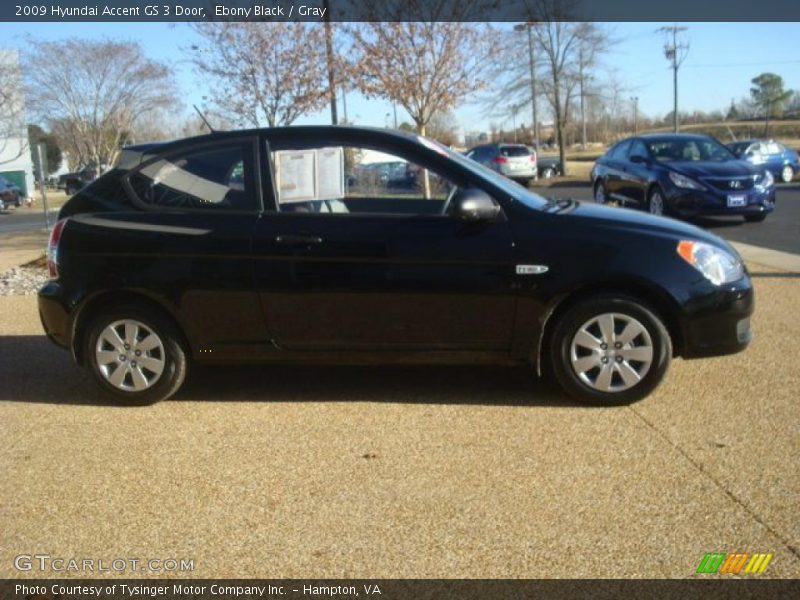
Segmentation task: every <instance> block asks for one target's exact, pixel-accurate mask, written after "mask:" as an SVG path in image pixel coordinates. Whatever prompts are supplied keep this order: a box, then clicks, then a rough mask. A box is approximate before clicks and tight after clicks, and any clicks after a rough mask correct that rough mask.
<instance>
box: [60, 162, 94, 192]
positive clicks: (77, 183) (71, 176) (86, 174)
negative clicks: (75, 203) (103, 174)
mask: <svg viewBox="0 0 800 600" xmlns="http://www.w3.org/2000/svg"><path fill="white" fill-rule="evenodd" d="M97 175H98V172H97V169H95V168H93V167H86V168H84V169H81V170H80V171H75V172H73V173H64V174H63V175H60V176H59V178H58V187H59V188H60V189H62V190H64V191H65V192H66V193H67V196H72V195H73V194H75V193H76V192H77V191H78V190H79V189H81V188H82V187H83V186H85V185H86V184H87V183H90V182H92V181H94V180H95V179H97Z"/></svg>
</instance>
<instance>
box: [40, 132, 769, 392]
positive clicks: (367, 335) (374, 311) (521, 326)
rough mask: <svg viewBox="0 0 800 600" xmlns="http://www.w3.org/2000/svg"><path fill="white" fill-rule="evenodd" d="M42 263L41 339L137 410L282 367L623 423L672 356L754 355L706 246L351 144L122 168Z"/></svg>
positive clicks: (416, 140)
mask: <svg viewBox="0 0 800 600" xmlns="http://www.w3.org/2000/svg"><path fill="white" fill-rule="evenodd" d="M386 163H397V164H401V165H404V167H403V169H402V171H403V173H405V174H407V176H404V177H396V178H392V177H379V176H376V175H375V174H376V173H380V172H381V171H380V169H376V168H371V167H370V165H378V164H386ZM398 168H399V167H398ZM48 262H49V269H50V274H51V280H50V281H49V282H48V283H47V284H46V285H45V286H44V287H43V288H42V289H41V290H40V292H39V298H38V301H39V310H40V315H41V319H42V323H43V325H44V329H45V331H46V332H47V335H48V336H49V337H50V339H51V340H53V341H54V342H55V343H57V344H58V345H60V346H63V347H65V348H67V349H69V350H70V351H71V352H72V355H73V356H74V359H75V360H76V361H77V363H79V364H81V365H85V366H86V367H87V368H88V369H89V370H90V371H91V372H92V374H93V375H94V378H95V379H96V380H97V382H98V383H99V384H100V386H101V388H102V389H103V390H105V391H106V392H108V397H109V399H110V400H118V401H122V402H127V403H145V402H153V401H156V400H160V399H164V398H167V397H169V396H170V395H172V394H174V393H175V392H176V391H177V390H178V388H179V387H180V386H181V384H182V382H183V381H184V378H185V377H186V374H187V371H188V369H189V365H190V364H191V365H193V367H195V368H200V367H201V365H203V364H206V363H231V362H243V361H248V362H249V361H257V362H262V361H263V362H269V361H272V362H276V361H277V362H332V363H350V364H353V363H360V364H369V363H383V362H392V363H397V362H409V363H422V364H442V363H500V364H520V365H529V366H530V367H531V368H532V369H535V370H536V371H537V372H538V373H540V374H541V373H542V372H545V371H549V372H552V374H553V375H554V376H555V378H556V379H557V380H558V382H559V383H560V384H561V386H563V388H564V390H566V391H567V392H568V393H569V394H570V395H572V396H573V397H575V398H576V399H578V400H581V401H586V402H591V403H597V404H623V403H628V402H632V401H635V400H638V399H640V398H642V397H644V396H646V395H647V394H648V393H650V392H651V391H652V390H653V389H654V388H655V387H656V385H657V384H658V383H659V382H660V381H661V380H662V378H663V377H664V375H665V373H666V372H667V367H668V365H669V363H670V360H671V358H672V357H673V356H682V357H685V358H692V357H701V356H711V355H721V354H727V353H732V352H737V351H739V350H742V349H743V348H745V347H746V345H747V344H748V342H749V340H750V315H751V313H752V311H753V289H752V286H751V282H750V279H749V277H748V275H747V272H746V270H745V268H744V266H743V264H742V262H741V260H740V258H739V256H738V255H737V253H736V251H735V250H734V249H733V248H731V247H730V246H729V245H728V244H727V243H726V242H724V241H723V240H721V239H720V238H718V237H716V236H714V235H712V234H709V233H707V232H705V231H703V230H701V229H698V228H696V227H694V226H691V225H688V224H685V223H680V222H678V221H674V220H672V219H667V218H664V217H657V216H652V215H648V214H643V213H640V212H636V211H632V210H621V209H614V208H608V207H604V206H598V205H595V204H591V203H590V204H585V203H580V202H575V201H549V200H546V199H543V198H541V197H539V196H537V195H536V194H534V193H532V192H530V191H529V190H527V189H525V188H523V187H521V186H519V185H517V184H515V183H513V182H511V181H509V180H507V179H505V178H504V177H502V176H501V175H499V174H497V173H495V172H493V171H490V170H488V169H485V168H484V167H482V166H480V165H479V164H477V163H475V162H473V161H471V160H469V159H467V158H465V157H462V156H460V155H459V154H457V153H455V152H452V151H450V150H448V149H446V148H444V147H442V146H440V145H439V144H437V143H435V142H432V141H430V140H427V139H425V138H422V137H418V136H414V135H406V134H401V133H392V132H388V131H386V130H373V129H364V128H353V127H292V128H273V129H263V130H252V131H241V132H224V133H213V134H210V135H207V136H202V137H197V138H192V139H187V140H182V141H177V142H169V143H163V144H150V145H140V146H135V147H131V148H128V149H126V150H125V151H123V153H122V156H121V158H120V160H119V163H118V164H117V166H116V167H115V168H114V169H113V170H111V171H110V172H108V173H106V174H105V175H103V176H102V177H100V178H99V179H97V180H96V181H94V182H92V183H91V184H89V185H88V186H86V187H85V188H83V189H82V190H80V191H79V192H78V193H77V194H76V195H75V196H73V197H72V198H71V199H70V200H69V202H67V203H66V204H65V205H64V207H63V208H62V210H61V213H60V220H59V221H58V223H57V225H56V226H55V227H54V228H53V232H52V236H51V239H50V252H49V261H48ZM264 393H265V394H269V382H265V384H264Z"/></svg>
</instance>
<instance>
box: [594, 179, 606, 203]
mask: <svg viewBox="0 0 800 600" xmlns="http://www.w3.org/2000/svg"><path fill="white" fill-rule="evenodd" d="M594 201H595V202H596V203H597V204H605V203H606V188H605V186H604V185H603V182H602V181H598V182H597V185H596V186H594Z"/></svg>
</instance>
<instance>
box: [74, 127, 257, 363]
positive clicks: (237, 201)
mask: <svg viewBox="0 0 800 600" xmlns="http://www.w3.org/2000/svg"><path fill="white" fill-rule="evenodd" d="M257 139H258V138H257V137H256V136H245V137H241V138H239V137H232V136H227V137H225V138H223V139H218V140H213V141H210V142H209V141H204V142H200V143H199V144H197V145H191V144H190V145H183V146H181V147H180V148H179V149H177V150H173V151H170V152H167V153H165V154H161V155H158V156H155V157H153V158H151V159H149V160H146V161H145V162H143V163H142V164H141V165H140V166H138V167H136V168H134V169H132V170H131V171H130V172H129V173H128V174H127V175H126V176H125V177H124V179H123V181H124V186H125V188H126V191H127V193H128V195H129V196H130V197H131V200H132V201H133V203H134V204H135V206H136V207H137V208H139V210H135V211H119V212H108V213H97V214H96V215H92V216H90V217H88V218H81V220H82V226H84V227H88V228H91V229H99V230H101V231H106V232H108V231H111V232H113V236H110V235H108V234H107V233H106V234H105V236H104V237H103V239H104V240H107V241H106V242H103V244H107V245H108V246H109V248H108V249H104V248H101V247H98V246H97V243H96V242H95V238H92V237H89V236H88V235H85V236H83V239H85V240H86V242H85V243H86V244H87V245H88V246H89V247H88V248H86V252H87V253H89V254H92V253H96V254H98V255H102V254H103V253H104V252H110V253H112V255H113V257H114V259H113V261H114V262H113V264H114V267H115V268H114V273H115V275H114V276H113V277H111V278H110V281H108V282H105V286H106V287H111V286H114V285H120V286H124V287H126V288H128V289H139V290H148V293H154V294H157V295H159V296H161V297H162V299H164V301H165V302H166V303H167V304H169V305H172V306H173V307H174V308H175V311H176V313H177V314H180V315H181V318H182V320H183V323H182V325H183V326H184V327H185V328H186V329H187V330H188V333H189V335H188V336H187V337H189V338H190V339H191V340H193V342H196V348H195V350H196V351H197V352H198V353H199V355H198V356H199V357H200V358H215V359H226V358H237V357H241V356H242V355H247V354H249V352H250V351H251V349H253V348H259V347H261V346H263V345H264V344H265V343H266V342H267V341H268V339H269V338H268V336H267V334H266V329H265V327H264V324H263V316H262V312H261V308H260V302H259V298H258V295H257V294H256V292H255V288H254V286H253V261H252V257H251V254H250V249H251V241H252V234H253V230H254V229H255V225H256V223H257V221H258V218H259V213H260V200H259V197H260V193H259V185H258V167H257V165H258V164H259V161H258V158H257V151H258V150H257V149H258V141H257ZM87 260H88V259H87ZM87 271H91V270H89V269H87ZM102 272H103V273H108V269H105V270H103V271H102Z"/></svg>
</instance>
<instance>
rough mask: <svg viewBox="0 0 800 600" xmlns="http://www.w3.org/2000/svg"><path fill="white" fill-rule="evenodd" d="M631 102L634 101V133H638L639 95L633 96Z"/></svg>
mask: <svg viewBox="0 0 800 600" xmlns="http://www.w3.org/2000/svg"><path fill="white" fill-rule="evenodd" d="M631 102H633V135H636V133H637V130H638V120H639V96H631Z"/></svg>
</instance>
